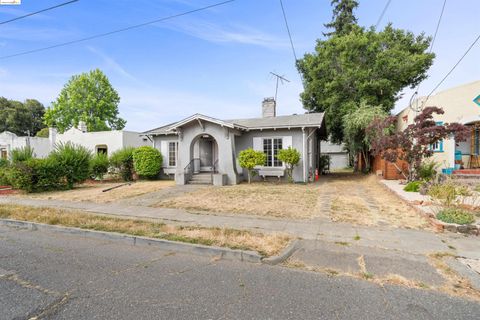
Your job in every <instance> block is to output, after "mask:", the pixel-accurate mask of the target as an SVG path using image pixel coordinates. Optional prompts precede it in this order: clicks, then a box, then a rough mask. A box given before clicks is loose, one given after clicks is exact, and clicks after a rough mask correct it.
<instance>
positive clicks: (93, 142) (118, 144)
mask: <svg viewBox="0 0 480 320" xmlns="http://www.w3.org/2000/svg"><path fill="white" fill-rule="evenodd" d="M67 142H71V143H74V144H78V145H81V146H84V147H86V148H87V149H89V150H90V151H92V152H94V153H106V154H108V155H110V154H111V153H113V152H115V151H117V150H119V149H122V148H123V147H140V146H145V145H151V141H150V140H148V138H147V137H141V136H140V134H139V133H138V132H132V131H123V130H113V131H98V132H87V127H86V125H85V124H84V123H82V122H80V124H79V126H78V127H77V128H71V129H69V130H67V131H65V132H64V133H58V132H57V130H56V129H54V128H50V129H49V137H48V138H39V137H19V136H17V135H16V134H14V133H11V132H2V133H0V156H1V157H2V158H5V159H8V158H10V153H11V151H12V149H16V148H21V147H25V146H30V147H31V148H32V149H33V152H34V154H35V156H36V157H38V158H45V157H46V156H48V154H49V153H50V152H51V151H52V150H53V149H54V147H55V145H56V144H58V143H67Z"/></svg>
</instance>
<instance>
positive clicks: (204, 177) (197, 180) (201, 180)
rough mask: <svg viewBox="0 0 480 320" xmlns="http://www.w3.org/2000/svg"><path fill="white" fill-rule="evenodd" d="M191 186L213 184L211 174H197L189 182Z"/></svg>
mask: <svg viewBox="0 0 480 320" xmlns="http://www.w3.org/2000/svg"><path fill="white" fill-rule="evenodd" d="M188 183H189V184H212V175H211V173H195V174H193V175H192V178H191V179H190V181H189V182H188Z"/></svg>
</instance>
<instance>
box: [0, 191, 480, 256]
mask: <svg viewBox="0 0 480 320" xmlns="http://www.w3.org/2000/svg"><path fill="white" fill-rule="evenodd" d="M2 203H3V204H19V205H28V206H36V207H53V208H59V209H76V210H81V211H87V212H93V213H99V214H106V215H112V216H123V217H134V218H147V219H156V220H161V221H164V222H166V223H169V224H177V225H196V226H204V227H227V228H235V229H246V230H253V231H261V232H285V233H289V234H292V235H295V236H297V237H300V238H303V239H307V240H323V241H327V242H333V243H334V242H347V243H355V244H356V245H359V246H364V247H374V248H382V249H390V250H398V251H404V252H409V253H413V254H428V253H432V252H450V253H452V254H455V255H458V256H462V257H465V258H470V259H480V250H478V245H479V243H480V242H479V240H480V239H479V238H478V237H474V236H469V237H467V236H464V235H460V234H452V233H441V234H437V233H433V232H429V231H422V230H411V229H398V228H391V227H386V226H385V227H367V226H356V225H351V224H346V223H333V222H330V221H328V220H326V219H312V220H287V219H276V218H265V217H256V216H251V215H249V216H247V215H232V214H218V213H217V214H211V213H210V214H206V213H200V212H188V211H184V210H178V209H168V208H152V207H144V206H126V205H123V204H97V203H90V202H70V201H58V200H38V199H24V198H15V197H0V204H2ZM354 238H355V239H358V240H354Z"/></svg>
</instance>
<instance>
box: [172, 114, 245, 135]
mask: <svg viewBox="0 0 480 320" xmlns="http://www.w3.org/2000/svg"><path fill="white" fill-rule="evenodd" d="M195 120H196V121H198V122H199V123H200V126H201V127H202V129H203V125H202V123H201V122H200V121H201V120H203V121H207V122H211V123H215V124H218V125H220V126H222V127H227V128H231V129H233V128H238V129H243V130H246V129H247V128H246V127H244V126H240V125H236V124H233V123H231V122H226V121H222V120H219V119H215V118H212V117H207V116H204V115H202V114H194V115H193V116H191V117H188V118H186V119H183V120H181V121H179V122H177V123H175V124H173V125H172V126H170V127H169V128H168V129H167V131H173V130H175V129H177V128H179V127H182V126H184V125H186V124H187V123H190V122H192V121H195Z"/></svg>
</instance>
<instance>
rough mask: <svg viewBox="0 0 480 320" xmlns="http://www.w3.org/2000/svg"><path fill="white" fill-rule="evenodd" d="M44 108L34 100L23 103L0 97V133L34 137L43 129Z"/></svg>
mask: <svg viewBox="0 0 480 320" xmlns="http://www.w3.org/2000/svg"><path fill="white" fill-rule="evenodd" d="M44 113H45V107H44V106H43V104H41V103H40V102H38V101H37V100H35V99H27V100H25V101H24V102H20V101H15V100H9V99H7V98H4V97H0V132H3V131H10V132H12V133H15V134H16V135H19V136H27V135H30V136H34V135H35V134H36V133H37V132H38V131H40V130H41V129H42V128H44V127H45V125H44V124H43V120H42V118H43V115H44Z"/></svg>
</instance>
